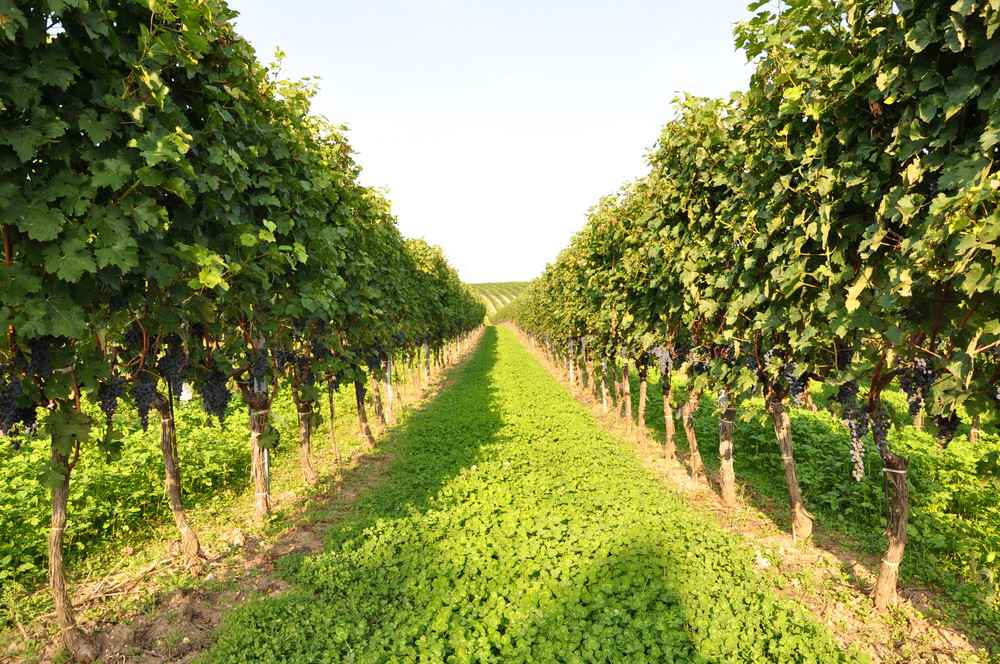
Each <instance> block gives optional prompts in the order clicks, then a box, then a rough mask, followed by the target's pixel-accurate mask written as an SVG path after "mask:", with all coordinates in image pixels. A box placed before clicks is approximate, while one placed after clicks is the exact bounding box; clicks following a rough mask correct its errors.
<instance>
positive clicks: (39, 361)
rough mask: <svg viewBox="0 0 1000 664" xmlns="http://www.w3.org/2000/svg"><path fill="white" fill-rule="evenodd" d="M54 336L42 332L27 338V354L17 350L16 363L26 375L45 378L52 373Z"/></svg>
mask: <svg viewBox="0 0 1000 664" xmlns="http://www.w3.org/2000/svg"><path fill="white" fill-rule="evenodd" d="M54 341H55V337H53V336H52V335H51V334H43V335H42V336H40V337H34V338H32V339H28V340H27V343H28V355H27V356H25V355H24V354H23V353H21V352H20V351H18V352H17V355H16V358H17V364H18V367H19V368H20V369H21V371H23V372H24V374H25V375H26V376H38V377H39V378H42V379H45V378H48V377H49V376H51V375H52V343H53V342H54Z"/></svg>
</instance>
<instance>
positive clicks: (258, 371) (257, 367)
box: [251, 347, 270, 395]
mask: <svg viewBox="0 0 1000 664" xmlns="http://www.w3.org/2000/svg"><path fill="white" fill-rule="evenodd" d="M252 362H253V365H252V368H251V373H252V375H253V381H252V382H251V387H252V389H251V393H252V394H265V395H266V394H267V368H268V365H269V364H270V362H269V360H268V357H267V349H265V348H264V347H261V348H259V349H258V350H256V351H255V352H254V354H253V359H252Z"/></svg>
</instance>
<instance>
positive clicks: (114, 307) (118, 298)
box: [108, 293, 128, 313]
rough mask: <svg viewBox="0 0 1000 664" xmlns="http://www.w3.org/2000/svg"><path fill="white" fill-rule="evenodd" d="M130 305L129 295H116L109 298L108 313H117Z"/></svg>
mask: <svg viewBox="0 0 1000 664" xmlns="http://www.w3.org/2000/svg"><path fill="white" fill-rule="evenodd" d="M126 305H128V294H127V293H115V294H114V295H112V296H111V297H109V298H108V311H110V312H111V313H115V312H116V311H121V310H122V309H124V308H125V307H126Z"/></svg>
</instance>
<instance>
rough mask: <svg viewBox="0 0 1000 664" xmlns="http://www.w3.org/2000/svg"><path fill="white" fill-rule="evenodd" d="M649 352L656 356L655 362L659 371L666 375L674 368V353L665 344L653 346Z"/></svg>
mask: <svg viewBox="0 0 1000 664" xmlns="http://www.w3.org/2000/svg"><path fill="white" fill-rule="evenodd" d="M649 352H650V353H651V354H652V355H653V357H655V358H656V364H657V366H658V367H659V368H660V373H661V374H662V375H666V374H668V373H672V372H673V370H674V355H673V353H671V352H670V349H669V348H667V347H666V346H653V347H652V348H650V349H649Z"/></svg>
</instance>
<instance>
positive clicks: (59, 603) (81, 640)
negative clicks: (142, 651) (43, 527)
mask: <svg viewBox="0 0 1000 664" xmlns="http://www.w3.org/2000/svg"><path fill="white" fill-rule="evenodd" d="M52 461H53V465H54V466H55V467H57V468H58V469H59V470H60V471H61V472H62V473H63V478H64V479H63V482H62V484H60V485H59V486H57V487H55V488H53V489H52V529H51V530H50V531H49V588H50V589H51V591H52V602H53V604H55V610H56V619H57V620H58V621H59V630H60V634H61V637H62V643H63V645H64V646H65V647H66V649H67V650H69V652H70V654H71V655H72V656H73V659H74V660H75V661H77V662H88V663H89V662H93V661H95V660H96V659H97V658H98V657H99V656H100V655H101V648H100V645H99V644H98V643H97V642H96V641H94V639H92V638H91V637H89V636H88V635H86V634H84V633H83V630H81V629H80V627H79V626H78V625H77V624H76V611H75V610H74V609H73V602H72V601H71V600H70V598H69V591H68V590H67V587H66V564H65V560H64V558H63V531H64V530H65V528H66V507H67V505H68V504H69V476H70V472H71V471H72V466H71V465H70V463H69V458H68V457H67V456H66V455H65V454H62V453H60V452H59V451H57V450H56V448H55V446H54V445H53V447H52Z"/></svg>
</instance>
